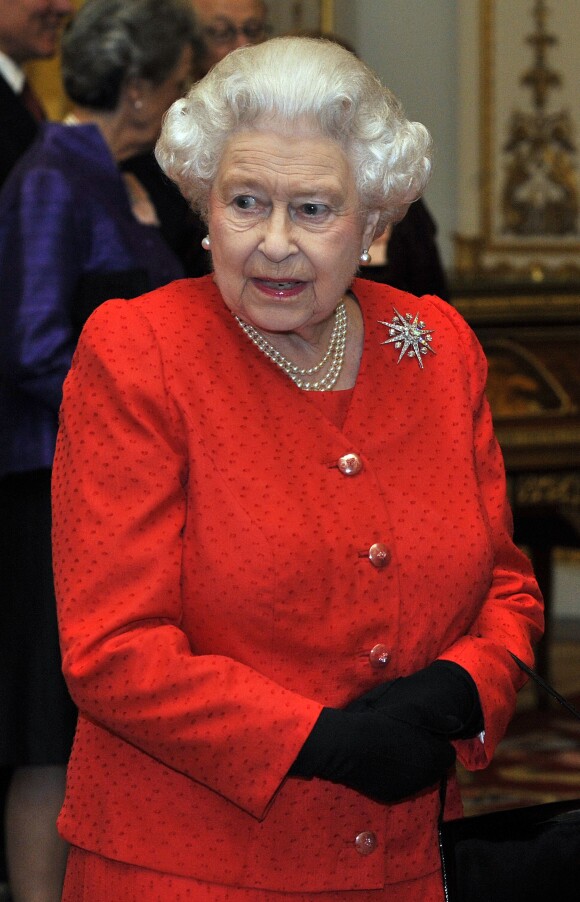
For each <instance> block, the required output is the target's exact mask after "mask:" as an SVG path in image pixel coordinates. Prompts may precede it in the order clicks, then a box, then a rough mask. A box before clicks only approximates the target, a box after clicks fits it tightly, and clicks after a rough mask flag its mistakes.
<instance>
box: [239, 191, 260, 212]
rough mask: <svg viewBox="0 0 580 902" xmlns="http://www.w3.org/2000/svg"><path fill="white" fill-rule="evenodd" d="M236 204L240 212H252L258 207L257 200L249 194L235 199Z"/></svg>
mask: <svg viewBox="0 0 580 902" xmlns="http://www.w3.org/2000/svg"><path fill="white" fill-rule="evenodd" d="M234 204H235V206H236V207H237V208H238V209H239V210H251V209H252V208H253V207H255V206H256V198H255V197H252V196H251V195H249V194H240V195H239V196H238V197H236V198H234Z"/></svg>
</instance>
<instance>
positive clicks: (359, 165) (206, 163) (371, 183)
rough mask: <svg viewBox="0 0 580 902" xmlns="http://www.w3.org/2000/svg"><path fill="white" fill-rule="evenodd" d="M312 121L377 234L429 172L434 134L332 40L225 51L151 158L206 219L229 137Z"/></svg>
mask: <svg viewBox="0 0 580 902" xmlns="http://www.w3.org/2000/svg"><path fill="white" fill-rule="evenodd" d="M304 118H307V119H310V120H311V121H313V122H316V123H317V125H318V127H319V129H320V132H321V134H322V135H325V136H326V137H328V138H330V139H332V140H333V141H336V142H337V143H338V144H339V145H340V147H341V148H342V149H343V150H344V152H345V153H346V155H347V158H348V159H349V161H350V163H351V166H352V172H353V176H354V179H355V184H356V186H357V190H358V195H359V198H360V203H361V209H362V211H363V212H368V211H371V210H379V211H380V218H379V222H378V228H377V233H378V232H379V231H382V229H383V228H384V227H385V225H386V224H387V223H388V222H392V221H397V220H398V219H400V218H401V217H402V216H403V215H404V214H405V212H406V210H407V208H408V206H409V204H410V203H412V202H413V201H414V200H416V199H417V198H418V197H419V196H420V195H421V193H422V192H423V190H424V188H425V185H426V184H427V181H428V179H429V176H430V174H431V137H430V135H429V132H428V131H427V129H426V128H425V126H424V125H422V124H421V123H420V122H409V120H408V119H406V118H405V115H404V112H403V109H402V107H401V104H400V103H399V101H398V100H397V98H396V97H395V96H394V95H393V94H392V93H391V91H389V90H388V89H387V88H385V87H384V86H383V85H382V84H381V83H380V81H379V80H378V78H377V77H376V75H375V74H374V73H373V72H372V71H371V70H370V69H369V68H368V67H367V66H365V65H364V63H362V62H361V61H360V60H359V59H357V57H356V56H354V54H352V53H350V52H349V51H348V50H345V49H344V48H343V47H341V46H340V45H339V44H336V43H334V42H332V41H328V40H324V39H316V38H303V37H285V38H272V39H271V40H269V41H265V42H264V43H262V44H258V45H255V46H250V47H244V48H240V49H239V50H236V51H233V52H232V53H230V54H228V56H226V57H225V58H224V59H223V60H221V61H220V62H219V63H218V64H217V65H216V66H215V67H214V68H213V69H212V70H211V71H210V72H209V73H208V74H207V75H206V76H205V78H203V79H202V80H201V81H199V82H197V84H195V85H194V86H193V87H192V89H191V90H190V92H189V94H188V95H187V96H186V97H185V98H183V99H181V100H178V101H177V102H176V103H174V104H173V106H172V107H171V108H170V109H169V111H168V112H167V114H166V116H165V120H164V124H163V130H162V133H161V137H160V139H159V141H158V143H157V147H156V157H157V160H158V162H159V164H160V166H161V168H162V169H163V170H164V171H165V173H166V174H167V175H168V176H169V178H171V179H172V180H173V181H174V182H175V183H176V184H177V186H178V187H179V189H180V190H181V192H182V194H183V195H184V196H185V197H186V198H187V199H188V200H189V202H190V203H191V205H192V206H193V207H194V208H195V209H197V210H198V211H200V212H201V214H202V215H204V216H206V215H207V203H208V197H209V191H210V189H211V185H212V182H213V180H214V178H215V176H216V174H217V171H218V168H219V165H220V160H221V157H222V154H223V150H224V147H225V144H226V141H227V140H228V138H229V137H230V136H231V135H232V134H233V133H234V132H236V131H237V130H240V129H243V128H251V127H252V126H255V125H259V124H260V122H262V123H263V122H264V120H267V121H268V123H269V124H270V123H272V124H273V127H275V128H280V127H282V128H284V129H285V130H288V131H290V133H291V129H292V126H293V123H296V122H297V121H298V120H300V119H304Z"/></svg>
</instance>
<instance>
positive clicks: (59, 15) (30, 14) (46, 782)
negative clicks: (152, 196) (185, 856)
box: [0, 0, 73, 898]
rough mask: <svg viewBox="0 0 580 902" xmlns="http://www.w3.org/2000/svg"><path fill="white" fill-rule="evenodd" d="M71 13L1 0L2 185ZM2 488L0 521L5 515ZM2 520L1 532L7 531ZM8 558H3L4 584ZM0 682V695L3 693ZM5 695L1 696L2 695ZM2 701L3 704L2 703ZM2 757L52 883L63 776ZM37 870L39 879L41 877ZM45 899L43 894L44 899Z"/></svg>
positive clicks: (25, 852) (55, 0) (18, 812)
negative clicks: (21, 767)
mask: <svg viewBox="0 0 580 902" xmlns="http://www.w3.org/2000/svg"><path fill="white" fill-rule="evenodd" d="M72 11H73V5H72V3H71V2H70V0H0V135H1V138H0V188H1V186H2V185H3V183H4V181H5V180H6V178H7V176H8V173H9V172H10V170H11V169H12V167H13V166H14V165H15V164H16V163H17V161H18V160H19V158H20V156H21V155H22V154H23V153H24V152H25V150H27V148H28V147H29V146H30V144H31V143H32V141H33V140H34V138H35V136H36V134H37V131H38V128H39V125H40V123H41V122H42V121H43V120H44V118H45V113H44V110H43V108H42V105H41V104H40V101H39V100H38V98H37V97H35V95H34V94H33V93H32V91H31V89H30V86H29V85H28V84H27V82H26V74H25V72H24V68H23V66H24V65H25V63H27V62H29V61H30V60H35V59H48V58H50V57H52V56H54V54H55V53H56V51H57V45H58V39H59V36H60V32H61V28H62V25H63V23H64V21H65V18H66V16H68V15H69V14H70V13H71V12H72ZM2 508H3V505H2V496H1V488H0V521H1V519H2ZM3 528H4V527H3V525H2V523H1V522H0V533H1V532H2V530H3ZM8 566H10V562H9V561H7V560H4V559H3V558H2V543H1V542H0V585H2V586H4V585H5V584H6V577H5V576H4V574H5V571H6V568H7V567H8ZM2 691H3V690H2V687H1V686H0V693H2ZM1 697H2V696H1V695H0V698H1ZM0 705H1V702H0ZM4 761H5V758H4V756H0V811H2V812H4V811H5V800H6V791H7V789H8V786H9V785H10V786H11V795H10V798H11V804H10V806H9V808H8V809H6V814H7V819H8V822H9V823H8V825H7V826H8V829H9V833H10V836H11V838H12V845H13V848H14V849H15V850H16V849H17V850H18V851H17V852H16V851H15V852H13V853H12V856H11V857H12V859H13V864H12V869H13V870H14V868H15V867H16V861H20V862H21V863H22V873H23V875H25V876H26V879H27V880H30V882H31V883H32V884H33V885H37V884H38V882H39V879H40V881H41V882H42V883H44V882H45V881H46V882H48V883H49V884H50V883H51V882H53V881H52V878H51V876H50V875H51V873H52V872H53V870H54V869H56V871H57V874H58V881H59V882H60V881H61V880H62V871H63V867H64V864H63V855H62V851H61V850H62V849H63V848H64V846H63V844H62V843H61V841H60V839H59V838H58V836H57V833H56V829H55V825H54V820H55V812H56V811H57V810H58V808H59V806H60V801H61V799H62V776H61V774H58V773H57V774H56V780H55V779H54V778H55V772H54V771H53V769H52V768H45V767H37V768H35V769H34V771H28V770H27V771H23V772H21V773H20V775H18V776H17V778H15V779H14V780H13V779H12V776H13V772H12V768H10V767H7V766H3V764H4ZM37 873H39V879H38V878H37V876H36V875H37ZM6 876H7V875H6V862H5V826H4V818H2V820H1V821H0V895H1V893H2V888H3V886H4V882H5V880H6ZM43 898H44V897H43Z"/></svg>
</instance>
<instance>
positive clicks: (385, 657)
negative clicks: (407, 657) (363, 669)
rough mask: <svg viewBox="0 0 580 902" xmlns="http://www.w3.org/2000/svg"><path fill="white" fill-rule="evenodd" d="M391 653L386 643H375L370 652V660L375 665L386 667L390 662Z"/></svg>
mask: <svg viewBox="0 0 580 902" xmlns="http://www.w3.org/2000/svg"><path fill="white" fill-rule="evenodd" d="M390 657H391V655H390V654H389V651H388V649H387V646H386V645H383V644H382V643H381V642H379V644H378V645H375V646H374V648H371V650H370V652H369V661H370V662H371V665H372V666H373V667H377V668H378V667H386V666H387V664H388V663H389V658H390Z"/></svg>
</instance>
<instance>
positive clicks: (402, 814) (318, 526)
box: [53, 277, 542, 900]
mask: <svg viewBox="0 0 580 902" xmlns="http://www.w3.org/2000/svg"><path fill="white" fill-rule="evenodd" d="M354 293H355V295H356V296H357V298H358V299H359V302H360V305H361V309H362V312H363V317H364V321H365V345H364V351H363V356H362V360H361V368H360V373H359V378H358V381H357V384H356V386H355V388H354V390H353V392H352V393H351V395H350V398H349V401H348V409H347V410H346V412H344V411H343V412H342V413H341V416H340V420H343V422H342V425H337V424H336V422H335V421H334V420H335V419H336V416H334V417H333V416H330V418H329V417H327V416H326V415H325V413H324V409H321V407H320V403H317V401H316V399H315V398H313V396H312V395H313V393H309V392H303V391H301V390H300V389H298V388H297V386H295V385H294V384H293V383H292V382H291V380H289V379H288V377H287V376H286V375H285V374H284V373H283V372H282V371H281V370H280V369H279V368H278V367H276V366H275V365H274V364H273V363H272V362H271V361H270V360H268V359H267V358H266V357H265V356H264V355H263V354H261V352H260V351H259V350H258V349H257V348H256V347H255V346H254V345H252V344H251V343H250V342H249V340H248V338H247V337H246V336H245V335H244V334H243V332H242V330H241V329H240V328H239V326H238V325H237V323H236V321H235V320H234V318H233V317H232V316H231V314H230V313H229V311H228V310H227V309H226V307H225V305H224V304H223V302H222V300H221V298H220V296H219V294H218V292H217V289H216V287H215V286H214V284H213V282H212V280H211V277H207V278H204V279H199V280H185V281H182V282H175V283H172V284H171V285H169V286H166V287H165V288H163V289H161V290H159V291H156V292H153V293H152V294H150V295H145V296H143V297H141V298H138V299H135V300H132V301H122V300H115V301H110V302H108V303H106V304H105V305H103V306H102V307H100V308H99V309H98V310H97V311H96V312H95V314H94V315H93V316H92V317H91V318H90V320H89V322H88V324H87V326H86V327H85V330H84V332H83V335H82V337H81V340H80V343H79V346H78V349H77V352H76V355H75V359H74V361H73V366H72V369H71V372H70V374H69V376H68V378H67V381H66V384H65V390H64V401H63V406H62V409H61V427H60V432H59V440H58V447H57V454H56V460H55V466H54V475H53V489H54V512H53V516H54V537H53V541H54V564H55V579H56V587H57V597H58V605H59V620H60V629H61V640H62V650H63V662H64V672H65V676H66V679H67V682H68V684H69V687H70V690H71V693H72V695H73V697H74V699H75V701H76V703H77V704H78V706H79V710H80V719H79V725H78V730H77V736H76V739H75V745H74V748H73V753H72V757H71V761H70V766H69V775H68V786H67V796H66V800H65V805H64V808H63V811H62V814H61V817H60V822H59V824H60V829H61V831H62V834H63V835H64V836H65V837H66V838H67V839H68V840H69V841H70V842H71V843H72V844H73V845H74V846H78V847H79V848H81V849H85V850H89V851H91V852H95V853H98V854H99V855H100V856H104V857H105V858H109V859H113V860H115V861H118V862H123V863H126V864H128V865H133V866H137V867H141V868H148V869H151V870H152V871H157V872H163V873H166V874H171V875H174V876H175V877H182V878H194V879H195V880H196V881H201V882H202V883H203V882H207V883H209V884H217V885H219V886H222V887H229V888H231V892H232V893H233V890H234V888H236V887H237V888H242V889H244V890H253V889H255V890H260V891H261V892H264V893H268V892H270V893H288V892H292V893H302V894H315V893H343V892H346V891H349V892H351V891H358V892H364V893H368V892H370V891H373V892H378V891H382V890H383V889H384V888H385V887H388V888H389V892H390V890H391V889H393V891H394V888H395V887H396V886H399V887H400V886H402V885H404V883H405V881H413V880H418V879H419V878H427V876H428V875H429V874H433V873H435V872H436V870H437V868H438V849H437V836H436V821H437V811H438V793H437V789H436V788H434V789H433V791H432V792H426V793H423V794H421V795H420V796H418V797H416V798H413V799H410V800H406V801H404V802H401V803H399V804H396V805H392V806H382V805H379V804H376V803H374V802H371V801H369V800H368V799H366V798H363V797H361V796H359V795H358V794H357V793H355V792H353V791H351V790H349V789H346V788H343V787H340V786H336V785H333V784H329V783H325V782H324V781H321V780H311V781H305V780H300V779H296V778H286V773H287V771H288V769H289V767H290V765H291V764H292V762H293V761H294V759H295V757H296V754H297V753H298V751H299V749H300V747H301V745H302V743H303V742H304V740H305V738H306V736H307V735H308V733H309V732H310V730H311V728H312V725H313V724H314V722H315V720H316V718H317V717H318V714H319V712H320V710H321V707H322V706H323V705H334V706H339V705H344V704H346V703H347V702H348V701H350V700H351V699H353V698H355V697H356V696H357V695H359V694H360V693H362V692H364V691H365V690H367V689H369V688H371V687H372V686H373V685H375V684H376V683H377V682H379V681H382V680H389V679H392V678H394V677H395V676H400V675H405V674H408V673H411V672H413V671H414V670H417V669H419V668H421V667H423V666H425V665H427V664H428V663H430V662H431V661H433V660H434V659H435V658H437V657H444V658H447V659H449V660H454V661H456V662H457V663H458V664H460V665H461V666H463V667H465V668H466V669H467V670H468V671H469V672H470V673H471V674H472V676H473V678H474V679H475V682H476V684H477V686H478V688H479V691H480V696H481V701H482V707H483V711H484V717H485V726H486V734H485V742H484V743H482V742H481V741H480V740H479V739H475V740H470V741H465V742H460V743H458V744H457V749H458V755H459V758H460V760H461V761H462V762H463V763H464V764H465V766H467V767H469V768H478V767H482V766H485V764H486V762H487V761H488V760H489V758H490V756H491V755H492V754H493V750H494V748H495V746H496V744H497V742H498V741H499V739H500V738H501V737H502V735H503V734H504V732H505V728H506V726H507V723H508V722H509V719H510V717H511V715H512V713H513V710H514V705H515V694H516V690H517V688H518V687H519V686H520V685H521V677H520V675H519V672H518V673H516V670H517V668H516V667H515V665H514V664H513V663H511V658H510V657H509V655H508V653H507V649H510V650H511V651H513V652H515V653H516V654H517V655H519V656H520V657H522V658H523V659H525V660H528V661H531V659H532V655H531V650H530V649H531V643H532V642H533V641H535V640H536V639H537V638H538V636H539V634H540V632H541V624H542V610H541V600H540V597H539V592H538V588H537V585H536V583H535V580H534V578H533V575H532V573H531V570H530V567H529V563H528V562H527V560H526V559H525V558H524V557H523V555H522V554H521V553H520V552H519V551H518V550H517V549H516V548H515V546H514V545H513V543H512V541H511V538H510V529H511V519H510V513H509V509H508V507H507V504H506V500H505V483H504V473H503V465H502V460H501V455H500V452H499V449H498V447H497V443H496V442H495V439H494V437H493V431H492V424H491V417H490V413H489V408H488V405H487V402H486V401H485V397H484V387H485V379H486V366H485V359H484V356H483V353H482V351H481V349H480V347H479V345H478V343H477V341H476V339H475V338H474V336H473V334H472V333H471V331H470V329H469V328H468V326H467V325H466V323H465V322H464V321H463V320H462V319H461V317H460V316H459V315H458V314H457V312H456V311H454V310H453V308H452V307H450V306H449V305H447V304H445V303H444V302H442V301H439V300H437V299H435V298H422V299H418V298H415V297H413V296H411V295H407V294H404V293H402V292H398V291H395V290H393V289H390V288H388V287H387V286H378V285H374V284H373V283H370V282H366V281H357V282H355V285H354ZM394 309H396V310H397V311H398V312H399V313H400V314H402V315H403V316H405V315H406V314H407V313H409V314H410V315H411V316H412V317H415V315H416V314H418V321H420V322H423V323H424V324H425V327H426V328H428V329H429V330H432V336H433V340H432V345H433V349H434V351H435V352H436V353H434V354H432V353H429V354H427V355H426V356H424V357H423V359H422V362H423V367H420V366H419V365H418V361H417V359H416V358H413V357H408V356H404V357H403V358H402V359H401V360H400V361H399V355H400V350H399V349H397V348H395V346H394V344H393V343H390V344H385V342H386V341H387V339H388V338H389V337H390V329H389V326H388V325H385V323H387V324H389V323H391V322H392V320H393V317H394V315H395V314H394ZM398 361H399V362H398ZM340 420H339V422H340ZM377 648H379V649H380V653H379V652H377ZM460 811H461V806H460V802H459V797H458V792H457V788H456V787H453V786H452V787H451V789H450V792H449V804H448V814H449V815H450V816H453V815H458V814H459V813H460ZM361 834H365V835H366V834H368V835H370V834H372V837H373V841H372V843H370V844H369V843H364V842H362V841H361V840H360V839H359V841H358V843H357V837H360V836H361ZM361 848H364V849H365V850H366V851H369V849H370V852H369V854H361ZM228 892H230V890H228ZM386 892H387V891H386V890H385V893H386ZM380 897H382V896H380ZM387 897H388V898H394V897H393V896H391V895H385V898H387ZM70 898H72V896H71V897H70ZM86 898H87V899H89V898H91V899H92V898H93V897H91V896H87V897H86ZM95 898H96V897H95ZM119 898H127V899H128V898H130V897H129V896H127V897H125V896H123V897H119ZM141 898H149V897H144V896H141ZM150 898H155V897H154V896H151V897H150ZM160 898H169V896H163V897H160ZM175 898H177V897H175ZM179 898H181V897H179ZM183 898H188V897H187V896H183ZM196 898H205V896H199V897H196ZM208 898H214V897H213V896H208ZM215 898H216V899H225V898H230V896H224V895H216V896H215ZM231 898H232V899H233V900H237V899H238V897H237V896H235V895H232V896H231ZM239 898H240V899H245V898H246V897H245V896H240V897H239ZM255 898H256V900H258V899H260V898H261V897H260V896H256V897H255ZM264 898H266V897H264ZM272 898H277V896H273V897H272ZM335 898H337V899H340V898H342V896H340V895H338V896H336V897H335ZM362 898H363V899H366V896H363V897H362ZM369 898H371V897H370V896H369ZM373 898H374V896H373ZM401 898H403V897H402V896H401ZM406 898H407V899H409V900H412V899H414V898H417V899H418V898H421V899H422V900H425V899H428V898H430V897H428V896H426V895H425V894H421V896H419V895H416V896H415V895H412V894H411V895H407V897H406ZM435 898H439V897H438V896H433V899H435Z"/></svg>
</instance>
